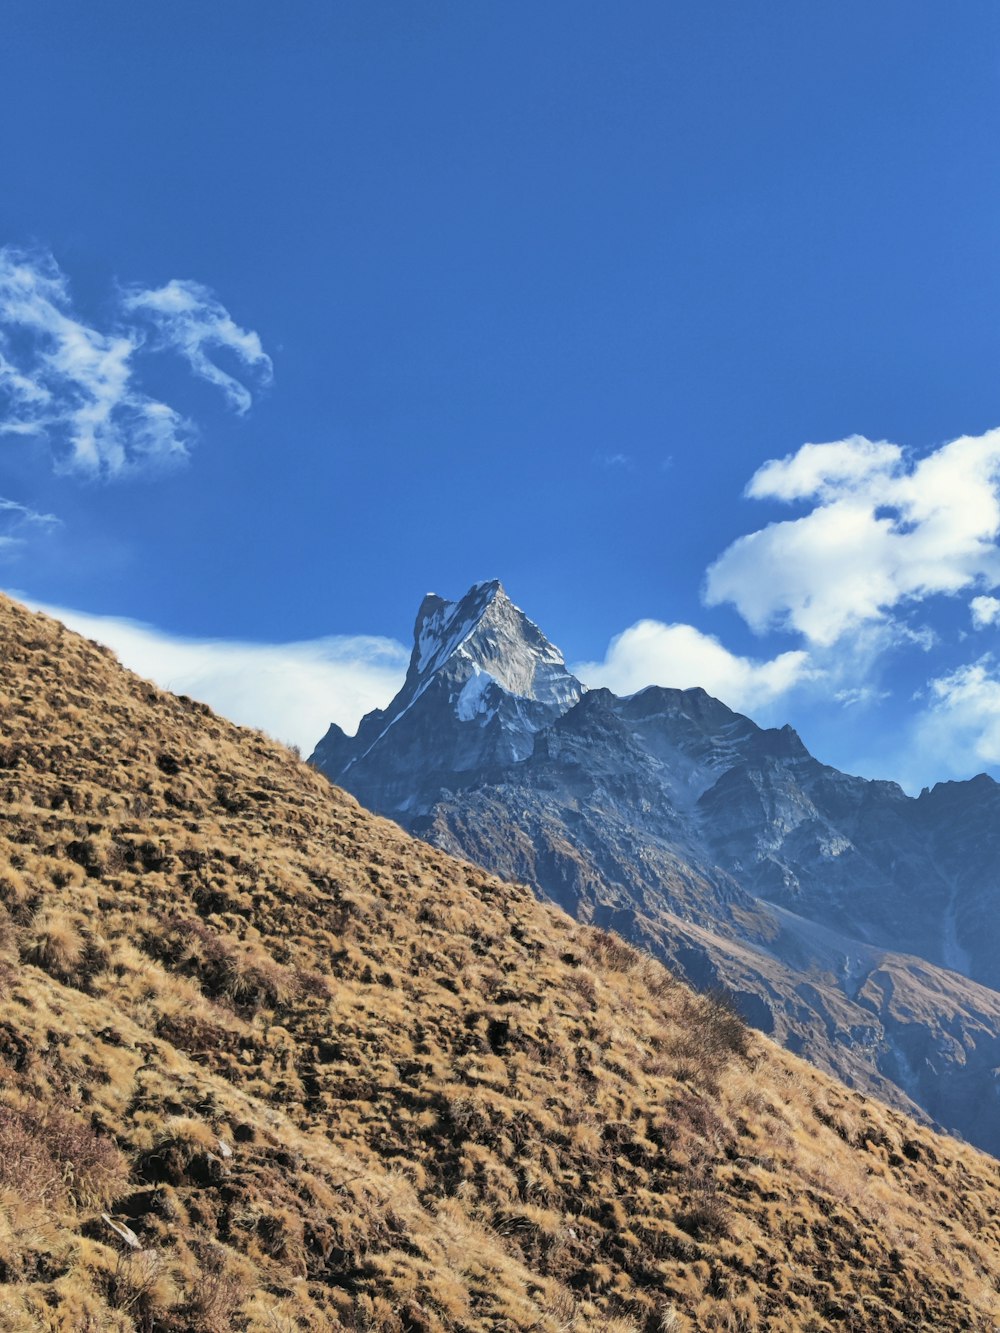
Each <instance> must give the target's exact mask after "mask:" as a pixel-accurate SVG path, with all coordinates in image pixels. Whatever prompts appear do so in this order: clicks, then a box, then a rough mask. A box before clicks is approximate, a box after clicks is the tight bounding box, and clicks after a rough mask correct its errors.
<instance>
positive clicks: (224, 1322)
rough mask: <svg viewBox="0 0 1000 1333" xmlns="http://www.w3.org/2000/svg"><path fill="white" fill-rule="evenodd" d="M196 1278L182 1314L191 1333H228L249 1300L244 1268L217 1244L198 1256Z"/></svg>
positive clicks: (193, 1280) (249, 1292)
mask: <svg viewBox="0 0 1000 1333" xmlns="http://www.w3.org/2000/svg"><path fill="white" fill-rule="evenodd" d="M198 1259H199V1268H198V1274H197V1277H195V1278H194V1279H192V1280H191V1285H192V1287H193V1291H192V1293H191V1295H190V1296H189V1297H188V1299H187V1300H186V1301H185V1303H184V1307H183V1312H184V1315H185V1317H186V1318H187V1319H188V1321H189V1323H188V1324H187V1325H186V1327H187V1328H189V1329H190V1330H191V1333H228V1331H229V1330H230V1329H232V1328H233V1327H234V1320H235V1318H236V1316H237V1315H238V1314H239V1312H240V1308H241V1307H242V1306H243V1305H244V1304H245V1302H246V1301H247V1300H248V1299H249V1297H250V1294H251V1284H250V1282H249V1281H248V1280H247V1272H246V1267H245V1265H244V1264H243V1263H242V1262H241V1261H240V1260H239V1259H238V1258H237V1256H236V1255H234V1254H232V1253H231V1252H228V1251H227V1250H225V1249H224V1248H223V1246H221V1245H206V1246H204V1247H203V1249H202V1250H201V1252H200V1254H199V1255H198Z"/></svg>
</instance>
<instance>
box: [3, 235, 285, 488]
mask: <svg viewBox="0 0 1000 1333" xmlns="http://www.w3.org/2000/svg"><path fill="white" fill-rule="evenodd" d="M147 325H151V328H152V332H153V334H154V335H155V336H153V337H151V336H150V329H149V328H147V327H146V326H147ZM207 347H217V348H224V349H229V350H230V351H231V352H234V353H235V354H236V356H237V358H238V359H239V360H240V362H241V363H242V364H243V365H245V366H246V367H247V369H248V371H249V372H250V374H251V377H253V378H256V379H258V380H260V379H269V378H270V375H271V363H270V360H269V358H268V357H267V356H266V355H265V353H264V351H263V349H262V347H261V345H260V339H259V338H258V337H257V335H256V334H255V333H251V332H248V331H247V330H244V329H241V328H240V327H239V326H238V325H237V324H236V323H235V322H234V321H233V320H232V318H231V317H230V315H229V314H228V312H227V311H226V310H225V308H224V307H223V306H222V305H221V304H220V303H219V302H218V300H217V299H216V298H215V297H214V296H213V294H212V293H211V292H210V291H209V290H208V289H207V288H205V287H202V286H200V285H199V284H197V283H190V282H181V281H178V280H174V281H172V282H170V283H168V284H167V285H166V286H165V287H162V288H159V289H157V290H155V291H154V290H145V289H135V288H134V289H131V290H129V291H128V292H127V293H125V294H124V295H122V296H120V297H119V299H118V301H117V304H116V307H115V309H114V315H113V319H112V324H111V327H110V328H109V329H107V330H101V329H98V328H96V327H94V326H93V325H92V324H90V323H88V322H87V321H85V320H84V319H83V318H81V317H80V316H79V315H78V314H77V313H76V312H75V311H74V308H73V303H72V299H71V294H70V289H69V283H68V280H67V278H66V275H65V274H64V273H63V272H62V270H61V269H60V268H59V266H58V264H57V263H56V262H55V260H54V259H53V258H52V256H51V255H49V254H47V253H44V252H40V251H26V250H18V249H16V248H13V247H6V248H3V249H0V434H5V435H12V436H29V435H30V436H36V437H39V438H41V439H44V440H46V441H47V442H48V443H49V444H50V446H51V447H52V449H53V453H54V455H55V459H56V463H57V466H59V467H60V468H62V469H66V470H76V471H79V472H83V473H87V474H89V475H91V476H98V475H100V476H105V477H118V476H121V475H123V474H124V473H126V472H130V471H133V472H134V471H136V470H138V469H139V468H141V467H143V466H148V465H150V464H156V465H160V466H162V465H163V464H165V463H170V462H176V461H178V460H180V459H183V458H185V457H186V456H187V453H188V449H189V446H190V443H191V440H192V438H193V436H194V433H195V428H194V426H193V424H192V422H190V421H189V420H187V419H186V418H185V417H184V416H182V415H181V413H179V412H178V411H177V410H176V409H175V408H173V407H171V406H170V405H169V404H167V403H164V402H162V401H160V400H159V399H157V398H154V397H153V396H151V395H150V394H148V393H146V392H145V391H144V389H143V388H142V385H141V380H140V376H139V374H138V371H137V360H138V357H139V355H140V354H147V353H149V352H151V351H157V350H164V349H166V348H176V349H177V350H178V351H179V352H180V353H181V355H183V356H184V357H185V359H186V360H187V361H188V363H189V364H190V366H191V368H192V369H193V370H194V371H195V373H196V374H198V375H200V376H201V377H202V378H204V379H207V380H209V381H210V382H211V383H213V384H216V385H217V386H218V387H219V388H221V389H222V391H223V393H224V394H225V396H226V400H227V402H228V403H229V404H230V406H232V407H233V408H235V409H236V410H237V411H238V412H240V413H243V412H245V411H246V410H247V409H248V408H249V406H250V402H251V395H250V391H249V389H248V388H247V387H246V386H245V385H244V384H242V383H241V382H240V381H239V380H237V379H236V378H235V377H234V376H232V375H230V374H228V373H227V372H225V371H223V370H222V369H221V368H220V367H218V366H217V365H215V363H214V362H212V361H211V360H210V359H209V357H208V354H207V352H206V350H205V349H206V348H207Z"/></svg>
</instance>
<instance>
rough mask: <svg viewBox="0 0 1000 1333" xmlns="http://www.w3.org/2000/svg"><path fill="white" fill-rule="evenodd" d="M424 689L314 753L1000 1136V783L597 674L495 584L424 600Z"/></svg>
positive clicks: (762, 1012) (498, 864)
mask: <svg viewBox="0 0 1000 1333" xmlns="http://www.w3.org/2000/svg"><path fill="white" fill-rule="evenodd" d="M415 640H416V642H415V645H414V651H413V657H412V659H411V663H410V671H409V674H408V676H407V680H406V684H405V685H404V687H403V690H402V691H401V692H400V694H399V696H398V697H397V698H396V699H395V700H394V701H393V703H392V704H391V705H390V707H389V708H388V709H387V710H386V712H385V713H373V714H370V715H369V716H368V717H367V718H365V720H364V721H363V722H362V724H361V727H360V729H359V731H358V735H357V736H356V737H353V738H349V737H346V736H345V735H344V734H343V732H341V731H340V730H339V729H338V728H335V727H333V728H331V730H330V732H329V733H328V735H327V736H326V737H325V738H324V740H323V741H322V742H321V743H320V744H319V746H318V747H317V749H316V751H315V753H314V755H313V762H314V763H315V764H316V765H317V766H318V767H319V768H321V769H322V770H323V771H324V772H326V773H327V774H328V776H329V777H330V778H331V779H332V780H333V781H335V782H337V783H339V784H341V785H343V786H345V787H346V788H347V789H348V790H350V791H351V792H353V793H354V794H355V795H356V796H357V797H358V799H359V800H360V801H361V802H362V803H363V804H365V805H367V806H369V807H370V808H371V809H373V810H376V811H378V812H380V813H382V814H386V815H389V816H391V817H392V818H393V819H396V820H397V821H399V822H400V823H401V824H403V825H404V827H406V828H407V829H409V830H411V831H412V832H415V833H417V834H419V835H420V836H421V837H424V838H426V839H427V840H428V841H430V842H432V843H434V844H435V845H437V846H439V847H441V848H443V849H445V850H447V851H450V852H452V853H455V854H458V855H461V856H465V857H467V858H469V859H470V860H473V861H476V862H477V863H479V864H481V865H483V866H486V867H488V868H489V869H491V870H493V871H496V872H497V873H499V874H501V875H503V876H504V877H506V878H509V879H512V880H517V881H521V882H525V883H528V884H530V885H531V886H532V887H533V888H534V889H535V891H536V892H537V893H538V894H539V895H540V896H542V897H543V898H547V899H550V900H552V901H554V902H556V903H558V904H559V905H560V906H562V907H564V908H565V909H567V910H568V911H569V912H571V913H572V914H573V915H575V916H576V917H578V918H579V919H581V920H584V921H590V922H594V923H596V924H599V925H604V926H609V927H613V928H614V929H615V930H616V931H618V932H619V933H620V934H622V935H624V936H625V937H627V938H628V939H631V940H633V941H635V942H637V943H640V944H642V945H643V946H644V947H645V948H648V949H650V950H651V951H652V952H654V953H655V954H656V955H658V956H659V957H661V958H664V959H665V960H667V961H668V962H669V963H670V964H671V966H673V967H675V968H677V969H679V970H680V972H681V973H682V974H683V975H685V976H686V977H687V978H688V979H689V980H691V981H692V982H694V983H696V984H697V985H699V986H702V987H706V986H713V985H722V986H724V987H726V988H727V989H728V990H729V991H731V992H732V993H733V994H734V995H735V996H736V997H737V999H738V1002H739V1004H740V1006H741V1008H742V1009H743V1012H744V1013H745V1014H746V1016H747V1017H748V1018H749V1019H750V1021H751V1022H753V1023H754V1024H755V1025H756V1026H758V1027H759V1028H761V1029H762V1030H764V1031H766V1032H769V1033H773V1034H774V1035H775V1036H776V1037H777V1038H778V1039H779V1040H781V1041H782V1042H783V1043H784V1044H785V1045H786V1046H788V1047H789V1048H790V1049H792V1050H794V1051H797V1052H802V1053H803V1054H805V1055H807V1056H808V1057H809V1058H810V1059H811V1060H812V1061H813V1062H814V1063H816V1064H817V1065H819V1066H820V1067H822V1068H824V1069H826V1070H828V1071H830V1072H833V1073H835V1074H837V1075H838V1076H839V1077H841V1078H842V1079H844V1080H846V1081H847V1082H848V1083H850V1084H852V1085H855V1086H858V1087H862V1088H865V1089H866V1090H868V1091H872V1092H875V1093H877V1094H878V1095H880V1096H881V1097H883V1098H886V1099H888V1100H889V1101H891V1102H893V1103H895V1104H897V1105H900V1106H903V1107H905V1108H907V1109H908V1110H910V1111H911V1112H913V1113H916V1114H922V1115H924V1116H925V1117H927V1118H928V1119H929V1120H931V1121H932V1122H933V1123H936V1124H938V1125H942V1126H944V1127H946V1128H947V1129H949V1130H950V1131H952V1132H955V1133H959V1134H961V1135H963V1136H965V1137H967V1138H969V1139H970V1140H971V1141H972V1142H975V1143H977V1144H979V1145H981V1146H983V1147H986V1148H987V1149H989V1150H990V1151H992V1152H994V1153H1000V1078H998V1073H997V1071H998V1069H1000V857H998V854H1000V787H998V786H997V784H996V783H995V782H993V781H992V780H991V779H990V778H988V777H985V776H980V777H978V778H975V779H972V780H971V781H969V782H950V783H942V784H939V785H938V786H936V787H934V788H933V790H930V791H924V792H922V793H921V795H920V796H919V797H918V798H912V797H909V796H907V795H906V794H905V793H904V792H903V790H902V789H901V788H900V787H899V786H897V785H896V784H895V783H892V782H879V781H868V780H865V779H862V778H857V777H852V776H850V775H848V774H845V773H841V772H838V771H837V770H836V769H834V768H831V767H830V766H829V765H826V764H823V763H821V762H820V761H819V760H817V759H815V758H814V757H813V756H812V755H811V754H810V753H809V752H808V750H807V749H806V748H805V746H804V745H803V744H802V741H801V740H800V738H799V737H798V735H797V734H796V733H795V732H794V731H793V730H792V729H791V728H790V727H783V728H780V729H764V728H761V727H758V726H756V725H755V724H754V723H753V722H752V721H750V719H748V718H746V717H743V716H741V715H740V714H738V713H735V712H733V711H732V710H731V709H729V708H727V707H726V706H725V705H724V704H723V703H720V702H719V701H718V700H717V699H713V698H711V697H710V696H709V695H707V694H706V693H705V692H704V691H703V690H699V689H693V690H672V689H663V688H659V687H651V688H649V689H646V690H643V691H641V692H640V693H638V694H636V695H633V696H631V697H630V698H625V699H620V698H617V697H615V696H614V695H613V694H611V693H610V692H609V691H607V690H591V691H585V690H584V689H583V687H582V686H581V685H580V683H579V682H577V681H576V680H574V678H573V677H572V676H571V675H570V674H569V672H568V671H567V669H566V667H565V664H564V662H563V660H562V658H561V656H560V654H559V653H558V651H557V650H556V649H555V648H554V647H553V646H552V644H550V643H549V642H548V640H547V639H546V638H545V637H544V635H543V634H542V633H541V632H540V631H539V630H538V628H537V627H536V626H535V625H533V624H532V623H531V622H530V621H529V620H528V619H527V618H526V617H525V616H524V615H523V613H522V612H521V611H519V610H518V609H517V608H516V607H514V606H513V605H512V603H511V602H510V600H509V599H508V598H507V596H506V594H505V593H504V591H503V589H502V588H501V587H500V585H499V584H497V583H488V584H480V585H477V586H476V587H475V588H473V589H472V590H471V592H470V593H469V594H467V596H466V597H465V598H463V599H462V601H460V602H458V603H449V602H444V601H442V600H441V599H440V598H437V597H428V598H427V599H426V600H425V602H424V605H423V606H422V607H421V611H420V615H419V616H418V620H417V626H416V635H415Z"/></svg>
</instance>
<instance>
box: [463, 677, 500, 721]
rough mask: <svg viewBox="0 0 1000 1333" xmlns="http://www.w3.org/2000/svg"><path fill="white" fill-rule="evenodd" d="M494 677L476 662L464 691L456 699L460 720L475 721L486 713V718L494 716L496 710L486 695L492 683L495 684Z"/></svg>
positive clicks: (487, 719)
mask: <svg viewBox="0 0 1000 1333" xmlns="http://www.w3.org/2000/svg"><path fill="white" fill-rule="evenodd" d="M495 684H496V681H494V679H493V677H492V676H491V675H490V673H489V672H488V671H483V670H482V668H481V667H479V666H477V665H476V664H475V663H474V664H473V668H472V675H471V676H470V677H469V679H468V680H467V681H466V682H465V684H464V685H463V686H462V691H461V693H460V694H459V696H458V698H457V699H456V701H455V714H456V716H457V718H458V720H459V721H460V722H474V721H475V720H476V718H477V717H483V716H484V714H485V715H486V717H485V720H486V721H489V718H490V717H492V716H493V712H494V711H495V710H493V709H491V708H490V706H489V703H488V702H487V699H486V696H487V694H488V693H489V689H490V686H491V685H495Z"/></svg>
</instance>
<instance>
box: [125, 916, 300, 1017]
mask: <svg viewBox="0 0 1000 1333" xmlns="http://www.w3.org/2000/svg"><path fill="white" fill-rule="evenodd" d="M150 946H151V948H152V950H153V952H154V953H155V954H156V956H158V957H160V958H162V959H163V960H164V961H165V962H166V963H167V964H168V965H169V966H172V967H176V968H177V969H178V970H179V971H180V972H182V973H185V974H187V975H190V976H193V977H195V978H196V979H197V981H198V982H199V984H200V986H201V988H202V990H203V991H204V993H205V994H206V995H207V996H208V997H209V998H210V999H213V1000H227V1001H229V1003H231V1004H232V1005H233V1006H234V1007H235V1008H237V1009H244V1010H254V1009H259V1008H267V1009H276V1008H280V1007H281V1006H283V1005H287V1004H290V1003H291V1002H292V1001H293V1000H295V999H296V998H297V997H298V996H299V995H300V993H301V990H302V986H301V982H300V979H299V977H298V976H297V975H296V973H295V972H294V970H293V969H292V968H288V967H283V966H282V965H281V964H280V963H276V962H275V961H274V959H273V958H272V957H271V956H270V954H268V953H267V952H266V951H265V950H264V949H261V948H259V947H253V946H251V945H248V944H246V943H245V942H243V941H241V940H234V939H231V938H225V937H223V936H222V935H220V934H219V933H218V932H217V931H215V930H213V929H212V928H211V927H210V926H207V925H205V923H204V922H202V921H198V920H195V919H193V918H190V917H179V916H171V917H169V918H167V919H166V920H165V921H164V922H162V923H161V929H160V933H159V934H158V935H156V936H154V937H153V938H152V939H151V940H150Z"/></svg>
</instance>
